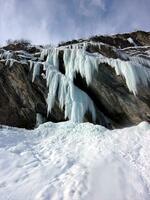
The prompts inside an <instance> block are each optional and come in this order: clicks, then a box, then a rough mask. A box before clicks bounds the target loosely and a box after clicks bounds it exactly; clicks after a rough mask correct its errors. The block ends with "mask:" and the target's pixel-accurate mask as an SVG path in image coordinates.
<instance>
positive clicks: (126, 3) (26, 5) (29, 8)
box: [0, 0, 150, 44]
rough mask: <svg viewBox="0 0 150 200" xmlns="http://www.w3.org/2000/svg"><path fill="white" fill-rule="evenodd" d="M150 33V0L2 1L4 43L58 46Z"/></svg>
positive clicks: (0, 21)
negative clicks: (107, 36) (93, 38)
mask: <svg viewBox="0 0 150 200" xmlns="http://www.w3.org/2000/svg"><path fill="white" fill-rule="evenodd" d="M134 30H145V31H150V0H0V44H4V43H5V41H6V40H8V39H22V38H23V39H28V40H30V41H32V43H34V44H51V43H52V44H57V43H59V42H62V41H67V40H71V39H78V38H83V37H84V38H87V37H89V36H92V35H97V34H98V35H101V34H115V33H123V32H131V31H134Z"/></svg>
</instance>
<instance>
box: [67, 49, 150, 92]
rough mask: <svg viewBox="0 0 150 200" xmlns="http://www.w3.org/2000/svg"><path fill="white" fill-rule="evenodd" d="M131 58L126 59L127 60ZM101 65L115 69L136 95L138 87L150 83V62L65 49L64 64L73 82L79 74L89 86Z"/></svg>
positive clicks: (143, 59)
mask: <svg viewBox="0 0 150 200" xmlns="http://www.w3.org/2000/svg"><path fill="white" fill-rule="evenodd" d="M127 58H129V57H126V59H127ZM101 63H107V64H108V65H110V66H111V67H113V68H115V72H116V74H117V75H122V76H123V77H124V78H125V81H126V84H127V87H128V89H129V91H131V92H133V94H134V95H136V94H137V93H138V85H140V84H142V85H143V86H146V87H147V86H148V83H149V82H150V69H149V67H150V60H149V59H145V58H142V57H139V56H135V57H134V56H133V57H131V58H130V60H121V59H113V58H107V57H105V56H103V55H101V54H96V53H95V54H91V53H88V52H86V51H85V49H76V48H74V49H68V48H67V49H64V64H65V70H66V76H67V77H69V78H70V79H71V80H73V77H74V76H75V75H76V73H75V72H79V73H80V74H81V76H82V77H85V79H86V82H87V84H88V85H89V84H90V82H91V81H92V77H93V74H94V71H95V70H98V66H99V65H100V64H101Z"/></svg>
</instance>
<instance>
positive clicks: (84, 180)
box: [0, 122, 150, 200]
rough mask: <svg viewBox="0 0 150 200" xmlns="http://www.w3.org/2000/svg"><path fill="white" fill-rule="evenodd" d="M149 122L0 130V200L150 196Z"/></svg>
mask: <svg viewBox="0 0 150 200" xmlns="http://www.w3.org/2000/svg"><path fill="white" fill-rule="evenodd" d="M149 144H150V125H149V124H148V123H146V122H142V123H140V124H139V125H138V126H134V127H130V128H125V129H118V130H112V131H111V130H107V129H106V128H104V127H102V126H98V125H93V124H90V123H84V124H76V123H71V122H63V123H57V124H54V123H51V122H48V123H45V124H42V125H40V126H39V127H38V128H37V129H35V130H25V129H17V128H11V127H5V126H2V127H1V128H0V197H1V198H0V199H1V200H9V199H11V200H20V199H21V200H33V199H37V200H62V199H64V200H112V199H115V200H132V199H134V200H149V199H150V173H149V171H150V145H149Z"/></svg>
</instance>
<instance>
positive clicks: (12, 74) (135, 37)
mask: <svg viewBox="0 0 150 200" xmlns="http://www.w3.org/2000/svg"><path fill="white" fill-rule="evenodd" d="M129 38H130V39H129ZM83 42H89V44H88V45H86V51H87V52H89V53H98V54H100V55H102V56H104V57H107V58H108V59H109V58H112V59H118V58H119V59H120V60H122V61H126V60H127V61H128V60H129V57H135V56H136V57H140V58H145V59H147V60H150V54H149V52H150V47H149V45H150V33H146V32H142V31H139V32H134V33H130V34H122V35H121V34H118V35H115V36H95V37H92V38H90V39H89V40H79V41H77V40H75V41H70V42H67V43H63V44H61V45H59V46H60V50H59V71H60V73H61V74H65V72H66V66H65V65H64V60H63V54H64V50H63V48H61V47H65V46H68V45H69V46H71V48H72V45H73V44H78V43H83ZM42 48H43V47H42V46H38V47H37V46H32V45H29V44H27V45H25V44H19V43H17V44H14V45H13V44H9V45H8V46H6V47H4V48H3V49H1V50H0V53H1V55H2V53H4V52H5V51H7V52H8V51H9V53H10V54H11V56H10V55H9V56H8V55H5V56H1V60H0V91H1V92H0V123H1V124H5V125H10V126H16V127H24V128H29V129H30V128H34V127H35V125H36V115H37V113H39V114H40V115H41V116H42V117H43V118H44V119H45V120H46V121H53V122H59V121H64V120H68V118H66V119H65V117H64V109H60V106H59V102H58V99H57V98H55V102H54V106H53V108H52V110H51V112H50V113H49V114H47V103H46V99H47V94H48V88H47V86H46V80H45V78H43V76H45V71H43V68H42V67H40V73H39V75H38V76H36V78H35V81H34V82H32V73H33V69H32V70H31V69H30V60H33V61H34V62H36V61H39V60H41V58H40V52H41V50H42ZM67 48H68V47H67ZM5 53H6V52H5ZM6 54H7V53H6ZM44 59H45V58H44ZM8 60H10V64H9V62H8ZM11 60H12V61H13V62H12V64H11ZM6 62H7V63H6ZM41 62H43V61H42V60H41ZM147 62H148V61H147ZM145 67H147V69H148V70H150V68H149V65H147V66H145ZM73 82H74V84H75V85H76V86H77V88H80V89H81V90H82V91H84V92H85V93H86V94H87V95H88V96H89V97H90V98H91V99H92V101H93V103H94V105H95V110H96V121H95V122H94V123H96V124H102V125H104V126H106V127H108V128H116V127H117V128H118V127H126V126H129V125H133V124H137V123H139V122H141V121H150V92H149V91H150V90H149V89H150V83H148V84H149V85H147V86H145V85H142V84H139V85H138V93H137V94H136V95H134V94H133V93H132V91H129V89H128V87H127V84H126V80H125V77H123V76H122V75H119V76H118V75H116V72H115V69H114V68H112V66H110V65H109V64H108V63H101V64H99V66H98V70H94V74H93V75H92V82H90V84H89V85H88V84H87V82H86V79H85V78H84V77H83V76H81V74H80V73H78V72H76V76H75V77H74V80H73ZM84 121H89V122H93V119H92V116H91V113H90V112H88V111H87V112H86V114H85V116H84Z"/></svg>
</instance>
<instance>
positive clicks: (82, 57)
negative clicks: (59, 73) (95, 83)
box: [63, 49, 99, 85]
mask: <svg viewBox="0 0 150 200" xmlns="http://www.w3.org/2000/svg"><path fill="white" fill-rule="evenodd" d="M63 59H64V64H65V67H66V76H67V77H69V78H70V79H71V80H73V78H74V76H75V72H79V73H80V74H81V76H82V77H85V79H86V82H87V84H88V85H89V84H90V82H91V81H92V76H93V73H94V71H95V70H97V69H98V60H99V59H98V58H97V57H96V56H95V55H94V54H89V53H87V52H86V51H85V50H84V49H72V50H70V49H65V50H64V57H63Z"/></svg>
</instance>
